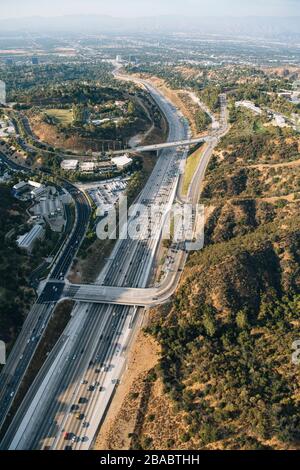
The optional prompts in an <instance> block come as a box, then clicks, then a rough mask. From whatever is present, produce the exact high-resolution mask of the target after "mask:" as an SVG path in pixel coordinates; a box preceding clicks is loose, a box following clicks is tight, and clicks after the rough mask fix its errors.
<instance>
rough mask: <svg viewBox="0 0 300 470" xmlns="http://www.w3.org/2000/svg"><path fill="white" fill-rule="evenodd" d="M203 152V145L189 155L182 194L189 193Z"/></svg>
mask: <svg viewBox="0 0 300 470" xmlns="http://www.w3.org/2000/svg"><path fill="white" fill-rule="evenodd" d="M202 152H203V147H202V146H201V147H200V148H198V149H197V150H195V152H193V153H192V154H191V155H189V156H188V158H187V162H186V167H185V172H184V178H183V184H182V194H183V195H184V196H186V195H187V192H188V189H189V186H190V184H191V181H192V178H193V176H194V173H195V171H196V169H197V166H198V164H199V160H200V157H201V154H202Z"/></svg>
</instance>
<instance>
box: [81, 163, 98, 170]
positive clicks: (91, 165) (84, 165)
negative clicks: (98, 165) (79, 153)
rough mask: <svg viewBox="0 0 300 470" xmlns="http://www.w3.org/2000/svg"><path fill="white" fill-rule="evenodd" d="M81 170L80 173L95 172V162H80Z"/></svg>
mask: <svg viewBox="0 0 300 470" xmlns="http://www.w3.org/2000/svg"><path fill="white" fill-rule="evenodd" d="M79 168H80V171H82V172H91V171H94V169H95V162H80V164H79Z"/></svg>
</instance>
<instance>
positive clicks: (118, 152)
mask: <svg viewBox="0 0 300 470" xmlns="http://www.w3.org/2000/svg"><path fill="white" fill-rule="evenodd" d="M210 140H211V137H210V136H206V137H196V138H194V139H188V140H178V141H175V142H165V143H163V144H153V145H142V146H139V147H132V148H129V149H125V150H114V151H113V152H112V153H113V154H114V155H123V154H124V153H139V152H150V151H153V150H161V149H167V148H174V147H190V146H191V145H195V144H199V143H201V142H208V141H210Z"/></svg>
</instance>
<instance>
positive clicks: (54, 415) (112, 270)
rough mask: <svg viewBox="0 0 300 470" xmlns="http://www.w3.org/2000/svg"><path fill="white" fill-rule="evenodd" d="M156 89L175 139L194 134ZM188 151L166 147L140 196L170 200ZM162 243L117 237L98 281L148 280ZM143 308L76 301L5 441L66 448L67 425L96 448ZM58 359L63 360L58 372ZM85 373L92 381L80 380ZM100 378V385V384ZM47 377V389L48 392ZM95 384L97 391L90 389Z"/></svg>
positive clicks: (83, 444)
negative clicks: (77, 411)
mask: <svg viewBox="0 0 300 470" xmlns="http://www.w3.org/2000/svg"><path fill="white" fill-rule="evenodd" d="M149 92H150V93H151V94H152V96H153V98H154V99H155V100H157V102H158V104H159V106H160V107H161V109H162V112H164V114H165V115H166V117H167V119H168V121H169V141H174V140H176V141H177V140H185V139H187V138H188V128H187V125H186V124H185V123H184V122H183V121H182V119H181V116H179V115H178V114H177V112H174V109H173V108H172V107H171V106H170V104H169V103H168V102H167V101H166V100H165V98H164V97H163V96H162V95H161V94H160V93H159V92H158V91H156V90H155V89H154V88H151V90H149ZM185 158H186V151H183V150H181V151H178V152H177V151H176V150H173V149H164V150H162V151H161V153H160V157H159V159H158V161H157V164H156V166H155V168H154V170H153V173H152V175H151V177H150V178H149V180H148V183H147V184H146V186H145V188H144V190H143V191H142V193H141V195H140V197H139V199H138V201H137V202H141V203H143V204H144V205H146V206H148V207H150V206H151V205H152V204H154V203H157V204H162V205H167V204H170V203H171V202H172V200H173V199H174V197H175V194H176V188H177V184H178V180H179V167H180V163H181V161H182V159H185ZM161 217H164V214H162V216H161ZM161 224H162V221H161V220H157V221H156V222H155V223H154V230H160V227H161ZM158 243H159V239H154V240H152V239H151V240H149V241H144V240H132V239H127V240H118V241H117V242H116V245H115V248H114V250H113V253H112V255H111V257H110V260H109V261H108V262H107V264H106V266H105V269H104V270H103V271H102V273H101V275H100V276H99V279H98V284H99V285H101V284H106V285H115V286H131V287H145V286H146V285H147V284H148V282H149V278H150V275H151V270H152V265H153V260H154V257H155V253H156V249H157V245H158ZM95 262H96V260H95ZM141 315H142V314H141V313H140V311H139V310H138V311H136V309H135V308H134V307H127V306H115V307H114V306H112V305H106V304H103V305H98V306H95V305H91V304H81V305H80V306H77V307H76V309H75V310H74V312H73V318H72V320H71V322H70V324H69V325H68V328H67V330H66V332H65V334H64V335H63V337H62V338H65V343H66V344H65V343H64V342H63V339H62V338H61V340H60V342H59V344H57V346H56V349H55V351H54V352H53V354H51V357H50V356H49V357H48V359H47V361H46V362H45V364H44V367H43V369H42V370H41V372H40V374H39V375H38V377H37V378H36V381H35V383H34V384H33V386H32V387H31V389H30V390H29V393H28V394H27V397H26V399H25V400H24V402H23V403H22V405H21V407H20V408H19V411H18V413H17V414H16V416H15V419H14V420H13V422H12V425H11V426H10V428H9V430H8V432H7V434H6V436H5V439H4V440H3V442H2V444H1V446H2V448H27V449H32V448H44V447H45V446H50V447H51V449H56V448H60V449H63V448H64V447H65V445H66V444H67V443H68V442H69V441H66V440H65V439H64V438H63V435H64V433H65V432H70V433H71V432H72V433H74V434H75V436H76V438H75V441H74V442H72V443H71V445H72V446H73V448H89V447H90V446H91V443H92V440H93V437H94V435H95V433H96V430H97V427H98V425H99V421H100V420H101V416H103V414H104V412H105V409H106V407H107V404H108V402H109V400H110V398H111V396H112V393H113V390H114V387H115V381H116V380H118V378H119V377H120V375H121V373H122V370H123V367H124V363H125V357H126V350H127V347H128V343H129V342H130V339H131V338H132V335H133V333H134V331H135V328H134V325H138V324H139V321H140V318H141ZM81 351H83V352H82V353H81ZM53 364H56V365H55V372H54V369H53ZM86 380H87V381H88V384H86V383H81V382H83V381H86ZM96 383H99V384H100V385H94V384H96ZM45 384H47V394H43V393H42V391H43V387H45ZM89 386H91V388H92V389H93V390H91V391H89V390H88V387H89ZM101 387H103V389H102V388H101ZM81 396H83V397H84V398H88V402H87V403H81V404H80V405H79V403H78V401H79V400H80V397H81ZM72 404H73V405H79V407H80V410H82V412H83V414H84V418H83V419H82V420H81V419H76V416H75V415H74V413H73V412H71V406H72ZM73 408H74V407H73ZM24 426H25V427H24ZM85 426H87V427H85ZM24 429H25V431H24ZM86 438H87V439H86ZM79 439H80V441H79ZM77 440H78V442H76V441H77Z"/></svg>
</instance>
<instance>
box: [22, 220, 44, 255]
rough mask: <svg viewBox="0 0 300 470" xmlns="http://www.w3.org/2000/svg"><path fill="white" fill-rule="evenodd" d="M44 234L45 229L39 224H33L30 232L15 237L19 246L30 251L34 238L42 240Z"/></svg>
mask: <svg viewBox="0 0 300 470" xmlns="http://www.w3.org/2000/svg"><path fill="white" fill-rule="evenodd" d="M44 235H45V231H44V229H43V227H42V226H41V225H34V227H32V229H31V230H30V232H27V233H25V234H24V235H21V236H20V237H19V238H18V239H17V245H18V247H19V248H22V249H24V250H26V251H28V252H29V253H30V252H31V251H32V249H33V246H34V243H35V242H36V240H42V239H43V237H44Z"/></svg>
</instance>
